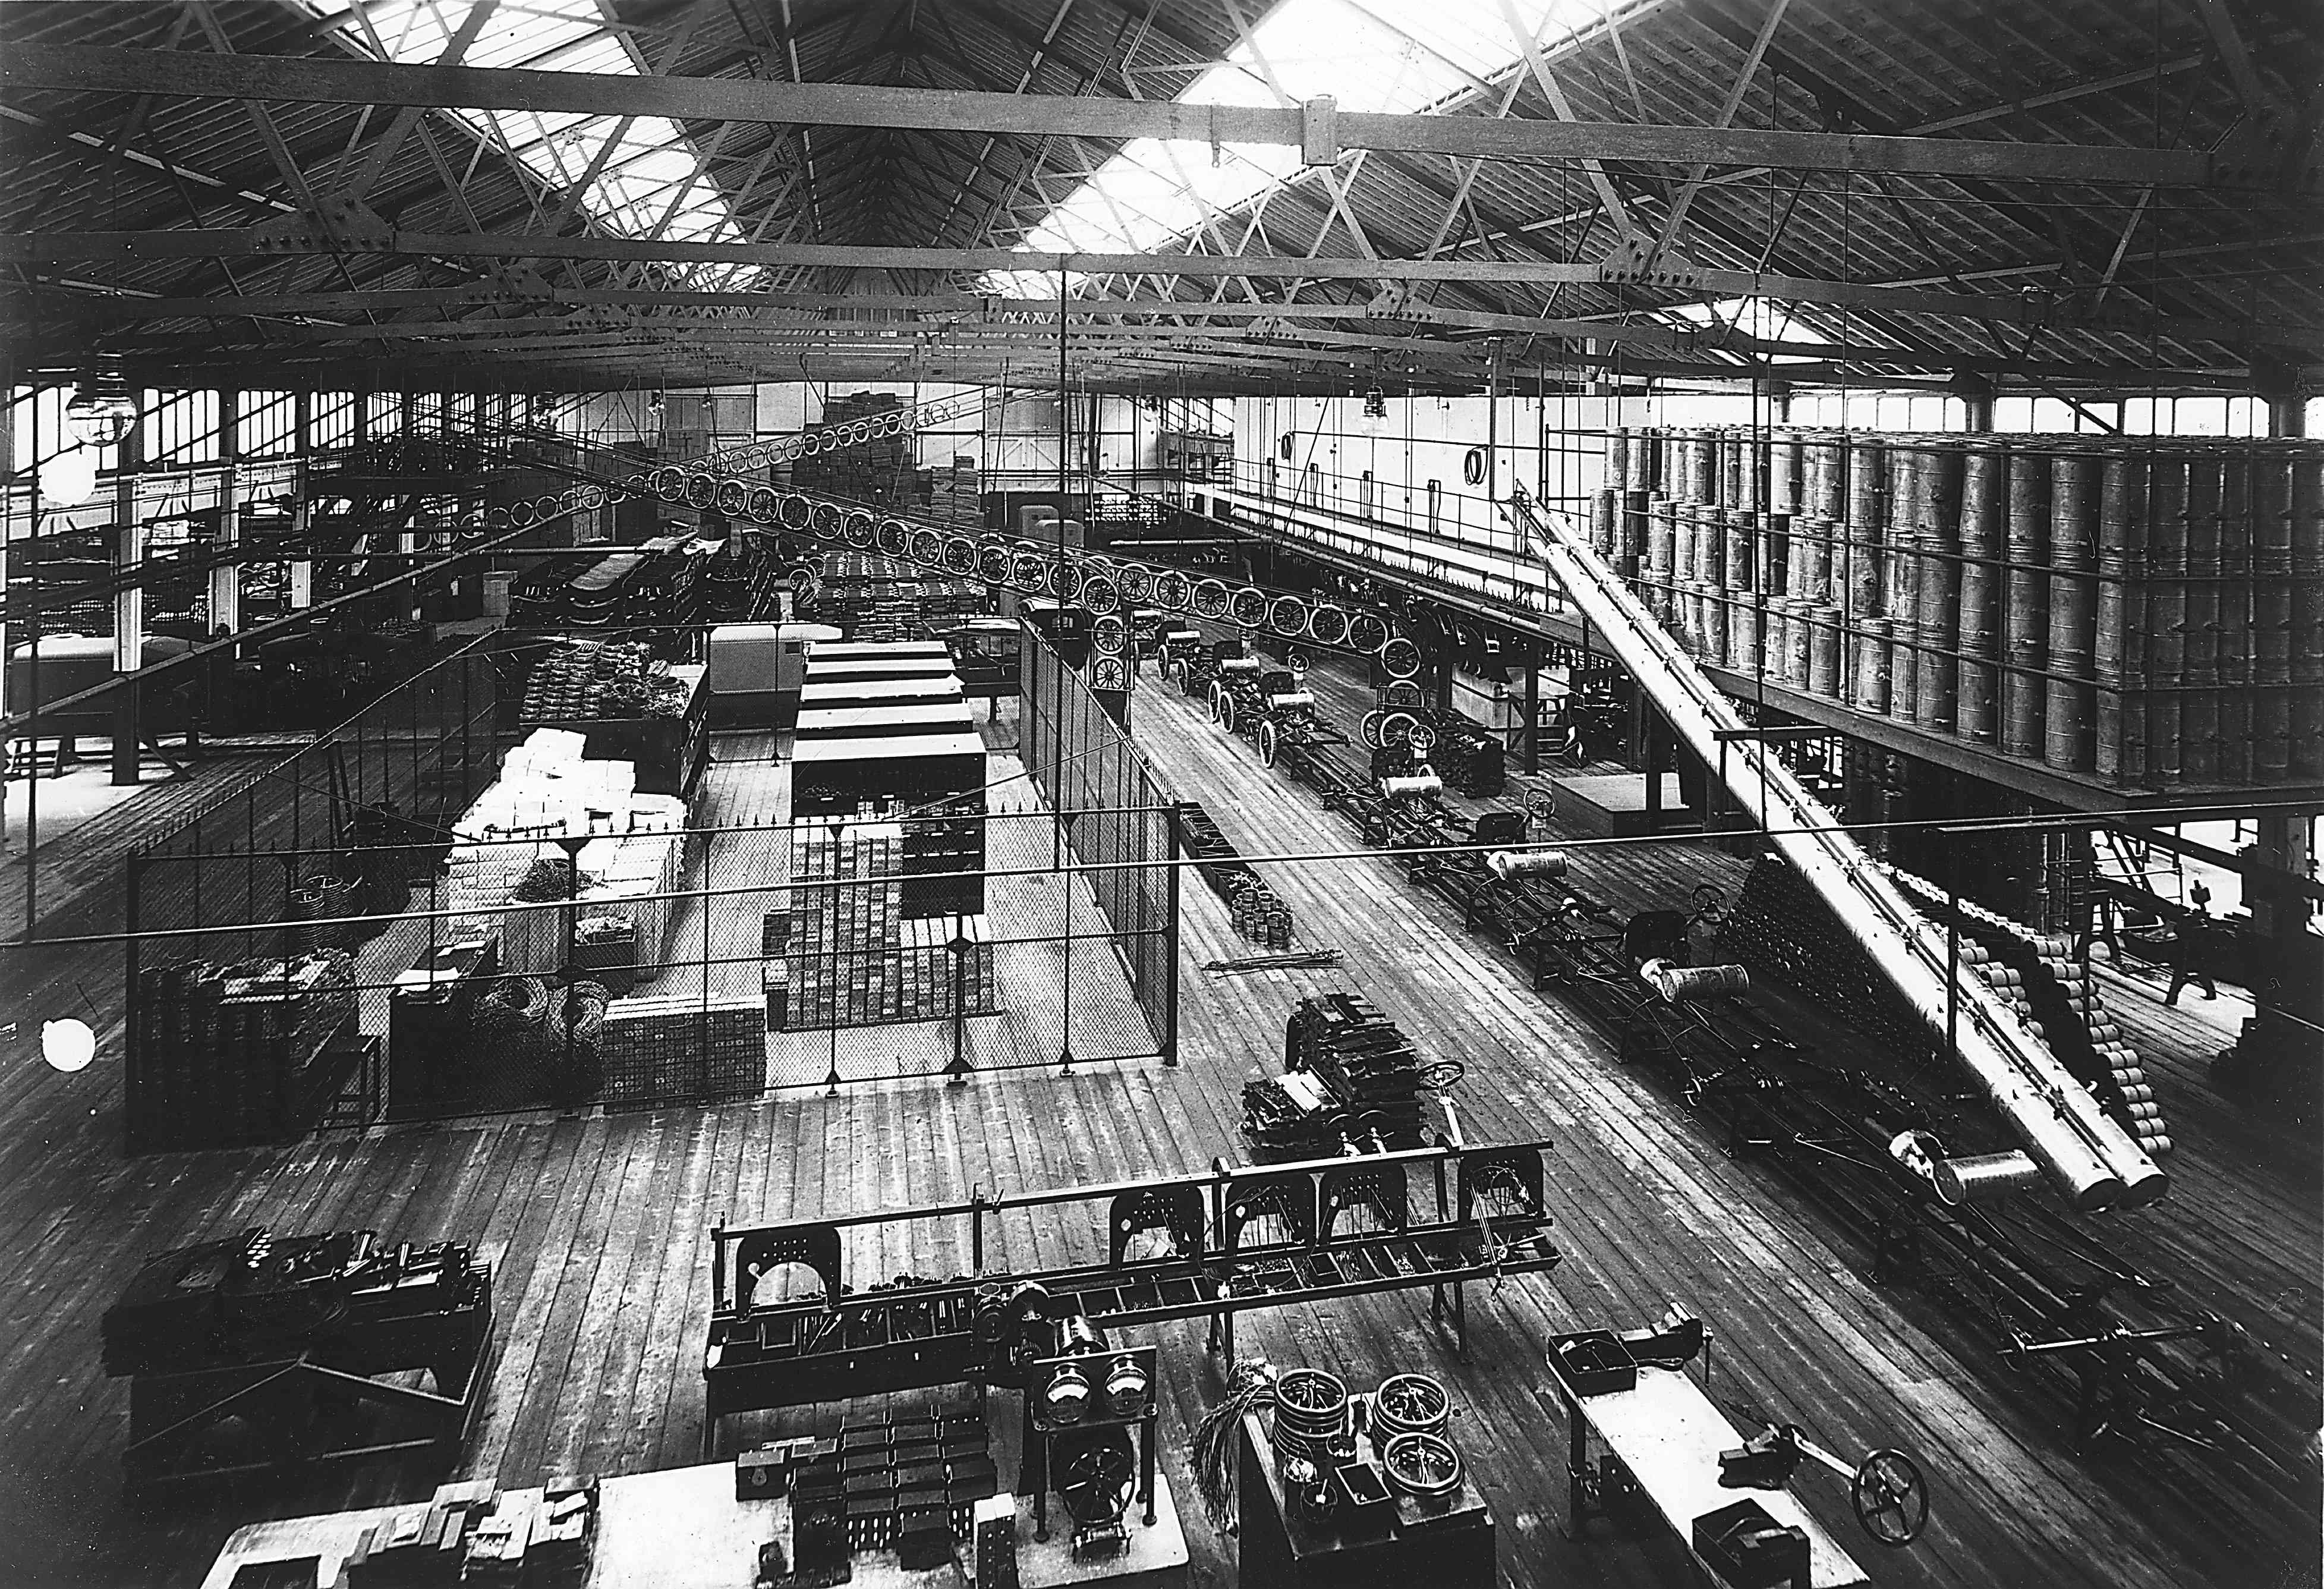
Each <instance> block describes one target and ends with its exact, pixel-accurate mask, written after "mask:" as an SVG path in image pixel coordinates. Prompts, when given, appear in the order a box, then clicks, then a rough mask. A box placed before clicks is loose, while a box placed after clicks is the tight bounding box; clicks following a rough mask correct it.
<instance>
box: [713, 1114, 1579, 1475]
mask: <svg viewBox="0 0 2324 1589" xmlns="http://www.w3.org/2000/svg"><path fill="white" fill-rule="evenodd" d="M1548 1146H1549V1144H1548V1143H1547V1142H1546V1141H1528V1142H1517V1143H1511V1144H1508V1145H1505V1146H1504V1145H1496V1146H1490V1147H1466V1146H1461V1145H1457V1144H1452V1143H1446V1142H1439V1143H1437V1144H1434V1145H1432V1146H1429V1147H1425V1148H1420V1149H1415V1150H1408V1151H1404V1152H1395V1153H1382V1154H1370V1155H1367V1156H1363V1157H1360V1158H1354V1159H1342V1158H1331V1159H1308V1160H1302V1161H1299V1162H1296V1163H1291V1164H1282V1165H1267V1166H1255V1167H1247V1168H1236V1167H1231V1166H1229V1165H1227V1164H1225V1163H1224V1162H1223V1161H1222V1162H1220V1163H1218V1164H1215V1165H1214V1166H1213V1168H1212V1169H1211V1170H1209V1171H1208V1172H1207V1173H1202V1174H1195V1175H1186V1176H1176V1177H1166V1178H1158V1179H1152V1180H1140V1181H1123V1182H1115V1183H1111V1184H1108V1185H1102V1186H1090V1187H1060V1188H1057V1189H1055V1190H1050V1191H1042V1192H1027V1193H1016V1194H1011V1195H1009V1196H999V1197H985V1196H981V1195H980V1196H973V1197H972V1198H971V1199H970V1200H969V1201H968V1202H966V1203H959V1204H946V1205H936V1206H927V1207H921V1208H913V1209H906V1210H902V1211H900V1212H899V1211H882V1212H880V1213H874V1214H866V1215H854V1216H851V1217H849V1218H845V1219H839V1220H816V1221H804V1222H799V1223H795V1224H782V1225H766V1226H759V1227H754V1228H749V1229H732V1230H730V1229H728V1228H726V1227H724V1226H719V1227H717V1228H715V1230H714V1231H713V1232H712V1233H711V1234H712V1241H713V1252H714V1259H713V1261H714V1264H715V1267H714V1269H713V1271H712V1307H711V1315H710V1323H709V1329H708V1336H707V1342H706V1345H705V1351H704V1355H703V1368H702V1376H703V1381H704V1389H705V1401H706V1416H705V1420H704V1434H703V1439H704V1446H705V1455H706V1454H707V1451H708V1448H709V1447H710V1446H711V1444H712V1443H713V1442H715V1439H716V1435H717V1429H718V1424H719V1420H720V1419H721V1418H724V1417H725V1416H726V1415H727V1414H729V1413H734V1412H742V1411H747V1410H751V1409H758V1408H771V1407H789V1406H796V1405H798V1404H801V1403H804V1402H809V1401H828V1400H842V1399H844V1398H847V1397H851V1396H859V1395H871V1394H877V1393H881V1392H887V1391H894V1390H916V1389H924V1388H927V1387H930V1386H935V1385H943V1384H952V1383H961V1382H968V1381H979V1382H1009V1380H1008V1379H1007V1378H996V1377H995V1376H996V1375H1007V1376H1010V1377H1011V1378H1013V1377H1014V1376H1015V1375H1016V1373H1017V1372H1018V1370H1017V1369H1016V1368H1010V1367H1008V1366H1007V1364H1009V1363H1019V1364H1020V1365H1021V1363H1030V1362H1034V1361H1037V1360H1042V1359H1054V1358H1056V1357H1058V1356H1061V1355H1072V1354H1073V1353H1059V1352H1057V1351H1056V1350H1047V1348H1053V1347H1055V1346H1056V1344H1058V1340H1059V1339H1060V1338H1059V1337H1057V1336H1056V1335H1044V1334H1043V1333H1042V1332H1041V1329H1040V1327H1039V1326H1040V1325H1041V1321H1044V1320H1047V1321H1051V1322H1054V1321H1057V1320H1064V1319H1074V1318H1078V1319H1082V1320H1084V1321H1086V1323H1087V1324H1088V1325H1089V1326H1091V1327H1092V1330H1093V1333H1094V1334H1097V1335H1102V1334H1103V1332H1107V1331H1111V1330H1116V1329H1120V1328H1122V1327H1125V1326H1131V1325H1141V1324H1156V1323H1160V1322H1161V1321H1163V1320H1166V1319H1174V1318H1203V1317H1207V1318H1209V1319H1210V1320H1211V1321H1212V1344H1213V1345H1214V1346H1218V1347H1220V1348H1221V1349H1222V1350H1223V1351H1224V1352H1225V1353H1226V1354H1227V1356H1228V1358H1229V1359H1230V1360H1231V1358H1232V1355H1233V1350H1234V1341H1233V1319H1234V1316H1235V1315H1236V1314H1238V1313H1240V1312H1241V1311H1243V1310H1244V1309H1247V1308H1252V1307H1277V1306H1281V1305H1283V1304H1286V1303H1293V1302H1312V1301H1319V1300H1323V1299H1326V1298H1333V1297H1352V1296H1369V1295H1372V1294H1374V1293H1378V1292H1383V1291H1393V1290H1401V1289H1410V1288H1414V1287H1421V1286H1425V1287H1427V1288H1429V1289H1430V1290H1431V1291H1432V1293H1433V1294H1434V1300H1433V1304H1432V1307H1431V1315H1432V1316H1434V1317H1437V1318H1443V1316H1446V1315H1447V1314H1448V1313H1449V1315H1450V1316H1451V1319H1452V1330H1453V1335H1454V1339H1455V1341H1456V1343H1457V1344H1459V1346H1460V1349H1461V1350H1462V1352H1463V1353H1465V1352H1466V1350H1467V1312H1466V1293H1465V1291H1464V1289H1463V1288H1464V1287H1465V1286H1466V1285H1467V1284H1468V1283H1469V1282H1470V1281H1473V1280H1498V1279H1499V1277H1502V1276H1505V1275H1510V1274H1539V1273H1546V1272H1548V1271H1549V1270H1553V1269H1554V1268H1555V1267H1556V1266H1557V1263H1558V1261H1559V1258H1560V1254H1559V1253H1558V1252H1557V1250H1556V1248H1555V1247H1554V1245H1553V1244H1552V1243H1551V1241H1550V1238H1549V1226H1550V1218H1549V1213H1548V1209H1547V1206H1546V1205H1545V1201H1544V1196H1543V1174H1542V1154H1543V1150H1545V1149H1546V1148H1547V1147H1548ZM1424 1174H1425V1176H1426V1178H1428V1180H1429V1182H1430V1183H1431V1185H1432V1187H1433V1196H1425V1195H1424V1194H1423V1192H1422V1189H1421V1188H1420V1187H1415V1186H1413V1185H1412V1179H1413V1178H1415V1177H1416V1176H1419V1175H1424ZM1069 1203H1084V1204H1092V1205H1098V1206H1102V1210H1103V1215H1102V1216H1103V1220H1104V1224H1105V1228H1106V1230H1107V1233H1108V1240H1107V1250H1108V1257H1107V1259H1106V1261H1104V1262H1102V1263H1093V1264H1077V1265H1069V1266H1065V1267H1061V1268H1056V1269H1050V1270H1036V1271H1031V1272H1019V1273H1008V1272H1004V1271H1001V1270H992V1269H988V1267H987V1264H986V1247H985V1241H986V1236H987V1233H988V1227H989V1225H990V1224H991V1222H992V1221H993V1220H994V1219H995V1218H996V1217H998V1216H999V1215H1003V1214H1006V1213H1008V1212H1009V1211H1010V1210H1012V1209H1028V1208H1037V1207H1043V1206H1054V1205H1060V1204H1069ZM1093 1212H1095V1210H1093ZM936 1225H943V1226H949V1227H951V1228H950V1229H949V1230H935V1229H930V1228H929V1227H931V1226H936ZM874 1226H901V1227H905V1228H903V1229H900V1230H891V1231H890V1232H888V1233H885V1237H884V1239H885V1240H886V1241H888V1242H889V1243H901V1244H903V1245H904V1246H905V1247H907V1248H908V1249H910V1250H913V1251H945V1250H951V1251H958V1250H960V1249H961V1247H963V1246H964V1247H965V1249H966V1251H967V1252H968V1254H969V1270H970V1272H969V1273H967V1274H964V1275H960V1276H955V1277H954V1278H952V1279H949V1280H922V1279H918V1278H915V1277H903V1278H900V1279H899V1280H894V1281H890V1282H882V1283H881V1284H878V1285H874V1286H871V1287H869V1288H866V1289H862V1290H860V1291H859V1290H855V1289H853V1288H851V1287H850V1285H849V1284H848V1282H847V1278H846V1265H845V1260H844V1256H843V1254H844V1247H845V1245H846V1241H845V1234H844V1233H847V1232H849V1231H862V1230H865V1229H866V1228H867V1227H874ZM962 1226H965V1232H964V1234H965V1236H966V1241H965V1243H961V1242H959V1241H958V1236H959V1235H960V1234H962V1233H963V1232H962V1231H961V1227H962ZM875 1234H877V1233H875ZM875 1250H876V1249H875ZM786 1269H788V1270H794V1271H796V1272H798V1275H799V1278H800V1281H801V1284H802V1285H804V1286H807V1287H811V1288H813V1289H808V1290H807V1291H805V1292H804V1293H803V1294H798V1295H794V1296H792V1297H789V1298H786V1299H784V1300H781V1301H772V1300H767V1301H762V1300H761V1298H760V1297H759V1295H758V1293H759V1290H760V1288H761V1285H762V1283H764V1282H765V1281H767V1280H768V1278H769V1277H770V1276H771V1275H774V1274H775V1273H777V1272H778V1271H779V1270H786ZM1077 1338H1078V1337H1077ZM1004 1348H1005V1350H1004ZM1031 1349H1043V1350H1031ZM996 1364H998V1365H1000V1366H997V1367H996V1366H995V1365H996Z"/></svg>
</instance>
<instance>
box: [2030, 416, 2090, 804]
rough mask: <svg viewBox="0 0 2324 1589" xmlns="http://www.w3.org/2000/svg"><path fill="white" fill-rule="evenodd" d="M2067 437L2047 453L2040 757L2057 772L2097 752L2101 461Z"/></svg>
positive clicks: (2082, 768)
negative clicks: (2045, 656) (2046, 631)
mask: <svg viewBox="0 0 2324 1589" xmlns="http://www.w3.org/2000/svg"><path fill="white" fill-rule="evenodd" d="M2071 445H2072V450H2070V451H2062V452H2058V453H2055V454H2053V455H2052V457H2051V459H2050V662H2049V677H2048V679H2046V680H2045V683H2044V690H2043V752H2042V759H2043V762H2046V763H2047V764H2048V765H2050V766H2052V767H2054V768H2056V769H2057V770H2058V771H2061V772H2087V771H2090V770H2091V769H2092V768H2093V767H2094V766H2095V765H2096V762H2097V754H2098V700H2097V696H2096V692H2095V691H2094V689H2093V688H2092V679H2093V677H2094V671H2093V670H2094V667H2095V657H2094V653H2095V650H2096V645H2097V640H2098V580H2097V577H2096V575H2095V570H2096V568H2097V566H2098V494H2099V480H2100V465H2099V460H2098V458H2097V457H2094V456H2093V455H2092V454H2091V453H2090V452H2089V450H2088V449H2087V448H2084V447H2082V446H2081V445H2080V444H2079V443H2077V444H2071Z"/></svg>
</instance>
